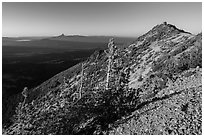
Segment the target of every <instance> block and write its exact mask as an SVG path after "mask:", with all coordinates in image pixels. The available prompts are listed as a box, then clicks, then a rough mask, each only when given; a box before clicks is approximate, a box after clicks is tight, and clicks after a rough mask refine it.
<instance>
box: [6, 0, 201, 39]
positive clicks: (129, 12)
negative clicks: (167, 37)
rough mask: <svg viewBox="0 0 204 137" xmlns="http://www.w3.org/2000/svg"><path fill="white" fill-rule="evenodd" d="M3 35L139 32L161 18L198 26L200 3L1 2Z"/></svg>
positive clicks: (189, 27)
mask: <svg viewBox="0 0 204 137" xmlns="http://www.w3.org/2000/svg"><path fill="white" fill-rule="evenodd" d="M2 9H3V10H2V30H3V36H51V35H59V34H61V33H64V34H65V35H115V36H132V37H136V36H138V35H141V34H143V33H145V32H147V31H148V30H150V29H151V28H152V27H153V26H155V25H157V24H160V23H162V22H164V21H167V22H168V23H171V24H174V25H176V26H177V27H178V28H181V29H184V30H186V31H189V32H191V33H194V34H197V33H199V32H201V30H202V3H201V2H200V3H158V2H155V3H139V2H135V3H68V2H67V3H61V2H60V3H20V2H19V3H11V2H9V3H5V2H4V3H3V4H2Z"/></svg>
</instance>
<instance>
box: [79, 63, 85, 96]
mask: <svg viewBox="0 0 204 137" xmlns="http://www.w3.org/2000/svg"><path fill="white" fill-rule="evenodd" d="M83 77H84V63H82V65H81V80H80V87H79V99H80V98H81V96H82V88H83Z"/></svg>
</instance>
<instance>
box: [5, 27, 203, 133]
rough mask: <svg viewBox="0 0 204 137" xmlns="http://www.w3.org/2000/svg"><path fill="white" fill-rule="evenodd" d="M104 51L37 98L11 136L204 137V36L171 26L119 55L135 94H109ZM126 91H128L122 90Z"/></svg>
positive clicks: (20, 113) (20, 112) (33, 95)
mask: <svg viewBox="0 0 204 137" xmlns="http://www.w3.org/2000/svg"><path fill="white" fill-rule="evenodd" d="M107 59H108V58H107V56H106V54H105V52H104V51H102V50H101V51H97V52H95V53H94V54H93V55H92V56H90V57H89V58H88V59H87V60H86V61H84V62H83V72H84V73H83V83H82V86H83V88H82V97H80V96H79V95H80V90H79V89H80V85H81V80H82V79H81V69H82V64H78V65H76V66H74V67H72V68H70V69H68V70H67V71H64V72H62V73H60V74H58V75H56V76H55V77H53V78H51V79H50V80H48V81H46V82H44V83H43V84H41V85H40V86H38V87H37V88H35V89H33V90H32V91H30V93H29V95H28V99H27V100H26V102H27V103H26V104H25V106H23V108H21V105H19V107H18V108H17V115H16V118H14V124H13V125H12V126H10V127H9V128H8V129H6V130H5V131H4V134H201V133H202V125H201V124H202V113H201V108H202V107H201V104H202V103H201V90H202V87H201V86H202V84H201V77H202V75H201V74H202V73H201V69H200V67H202V34H198V35H193V34H190V33H188V32H185V31H183V30H180V29H178V28H176V27H175V26H173V25H171V24H167V23H163V24H160V25H157V26H155V27H154V28H153V29H152V30H150V31H149V32H147V33H146V34H144V35H142V36H141V37H139V38H137V39H136V40H135V41H134V42H133V43H132V44H131V45H129V46H128V47H127V48H125V49H119V50H118V59H120V60H122V67H121V70H122V71H126V70H127V69H129V70H130V76H129V77H127V79H126V82H127V85H128V86H129V88H130V89H129V90H127V89H124V88H123V87H122V89H121V88H119V89H118V88H117V87H114V86H116V85H112V89H110V90H105V88H104V86H105V84H106V83H105V82H106V74H107V64H108V63H107ZM117 86H120V85H117Z"/></svg>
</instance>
